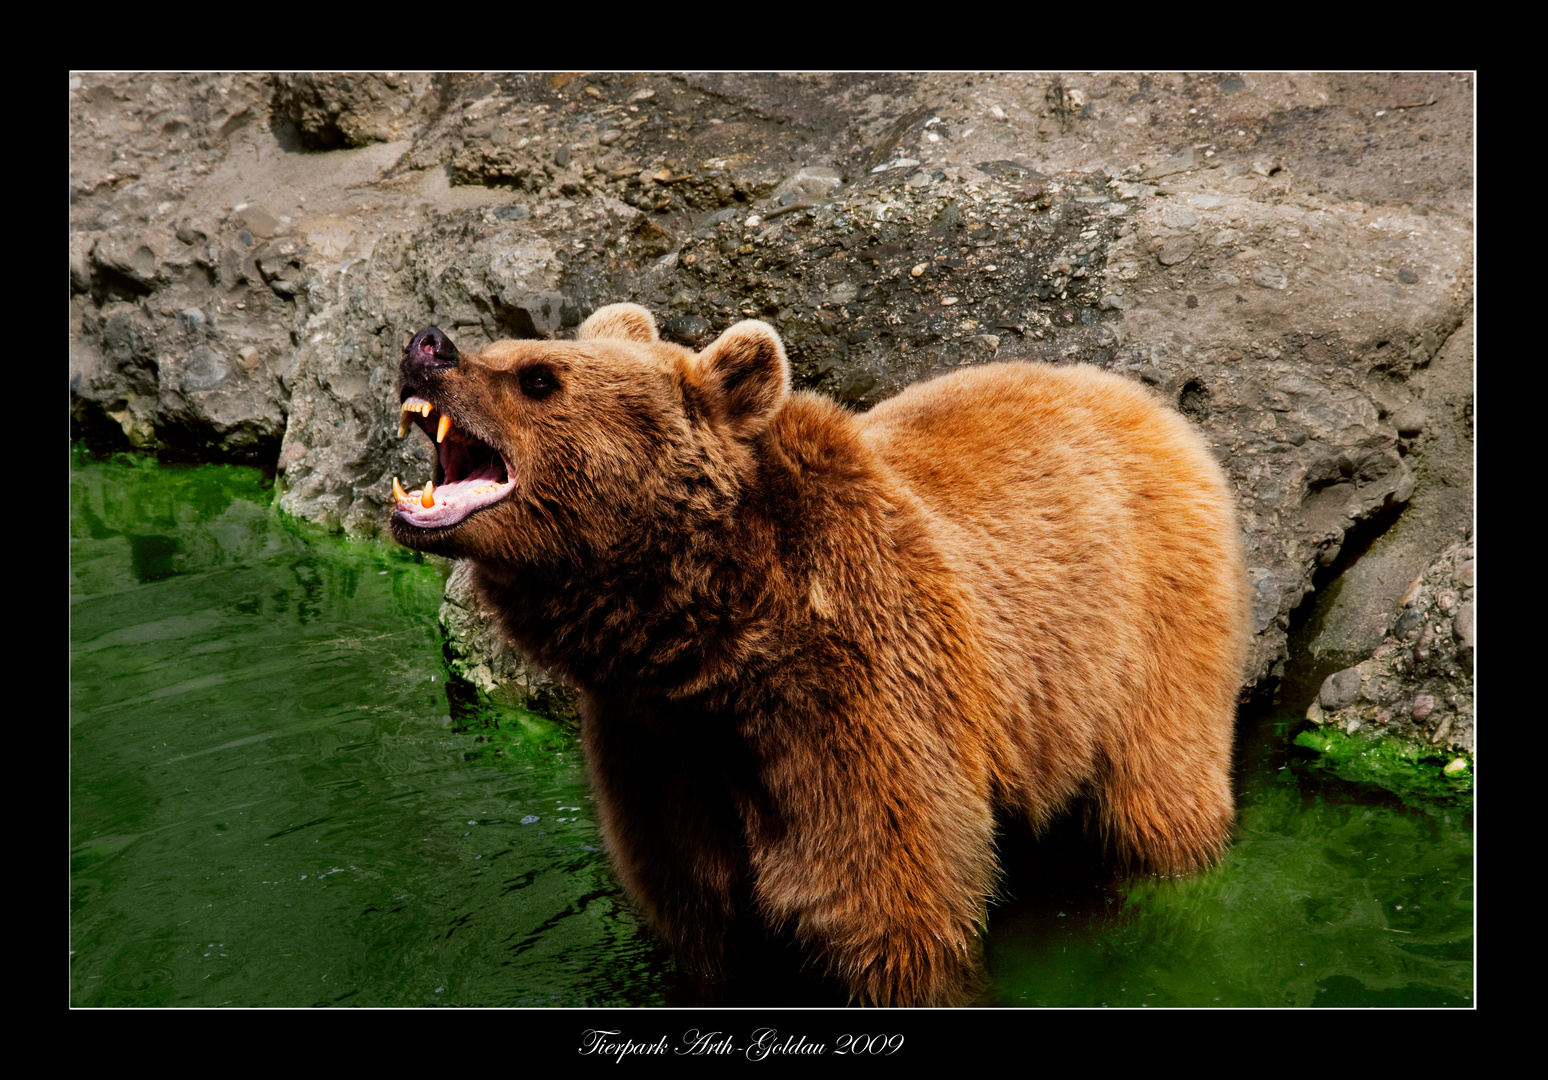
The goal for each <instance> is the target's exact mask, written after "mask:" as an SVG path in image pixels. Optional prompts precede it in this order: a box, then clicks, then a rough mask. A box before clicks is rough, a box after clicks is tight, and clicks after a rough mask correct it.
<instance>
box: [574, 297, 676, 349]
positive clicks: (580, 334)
mask: <svg viewBox="0 0 1548 1080" xmlns="http://www.w3.org/2000/svg"><path fill="white" fill-rule="evenodd" d="M575 338H576V340H577V341H584V340H586V339H587V338H614V339H617V340H621V341H638V342H641V343H643V344H648V343H650V342H652V341H656V340H658V338H657V336H656V320H655V318H654V317H652V316H651V313H650V312H648V311H646V310H645V309H644V308H642V307H640V305H638V304H609V305H607V307H605V308H598V309H597V310H596V311H593V312H592V313H591V318H589V319H587V320H586V321H585V322H583V323H581V326H580V329H579V330H577V331H576V333H575Z"/></svg>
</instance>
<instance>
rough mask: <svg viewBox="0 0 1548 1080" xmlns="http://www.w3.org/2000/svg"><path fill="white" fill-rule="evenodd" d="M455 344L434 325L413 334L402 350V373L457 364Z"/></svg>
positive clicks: (412, 372)
mask: <svg viewBox="0 0 1548 1080" xmlns="http://www.w3.org/2000/svg"><path fill="white" fill-rule="evenodd" d="M457 359H458V357H457V346H455V345H453V344H452V342H451V338H449V337H447V336H446V335H445V334H443V333H441V331H440V330H439V329H437V328H436V327H434V326H427V327H425V328H424V329H423V330H421V331H420V332H419V333H417V334H415V335H414V340H412V341H410V342H409V343H408V345H407V346H406V347H405V348H404V350H403V373H404V374H405V375H414V374H418V373H420V372H423V371H427V370H432V369H435V368H443V367H455V366H456V365H457Z"/></svg>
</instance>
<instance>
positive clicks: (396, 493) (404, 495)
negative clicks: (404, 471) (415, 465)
mask: <svg viewBox="0 0 1548 1080" xmlns="http://www.w3.org/2000/svg"><path fill="white" fill-rule="evenodd" d="M392 497H393V498H394V499H395V500H397V501H398V502H400V503H406V502H408V501H409V497H408V492H406V491H404V490H403V485H402V484H400V483H398V478H397V477H396V476H394V477H393V478H392Z"/></svg>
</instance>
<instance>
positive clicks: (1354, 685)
mask: <svg viewBox="0 0 1548 1080" xmlns="http://www.w3.org/2000/svg"><path fill="white" fill-rule="evenodd" d="M1359 698H1360V669H1359V668H1345V669H1344V670H1343V671H1335V672H1334V673H1333V674H1331V675H1329V676H1328V677H1327V678H1326V679H1324V680H1323V681H1322V689H1321V690H1320V691H1319V692H1318V694H1317V700H1318V701H1319V702H1321V704H1322V707H1323V708H1324V709H1342V708H1344V707H1345V706H1347V705H1353V704H1354V703H1355V702H1356V701H1358V700H1359Z"/></svg>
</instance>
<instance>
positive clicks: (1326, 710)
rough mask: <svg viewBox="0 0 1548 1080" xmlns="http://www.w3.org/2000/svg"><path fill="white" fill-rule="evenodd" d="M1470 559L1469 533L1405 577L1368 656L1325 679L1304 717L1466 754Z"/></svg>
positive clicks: (1469, 748) (1469, 735)
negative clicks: (1410, 577) (1415, 573)
mask: <svg viewBox="0 0 1548 1080" xmlns="http://www.w3.org/2000/svg"><path fill="white" fill-rule="evenodd" d="M1474 565H1475V559H1474V557H1473V545H1472V536H1471V532H1470V533H1469V535H1468V537H1467V539H1466V540H1464V541H1463V542H1461V543H1457V544H1454V545H1452V546H1451V547H1449V548H1447V549H1446V550H1445V551H1443V552H1441V554H1440V555H1438V556H1437V557H1436V558H1435V559H1434V560H1433V561H1431V562H1430V564H1429V565H1428V566H1426V567H1425V568H1424V569H1423V570H1422V571H1421V572H1420V573H1419V575H1418V576H1417V577H1416V578H1414V580H1413V582H1412V583H1410V585H1409V586H1408V589H1407V591H1406V592H1405V593H1404V594H1403V598H1402V600H1401V602H1400V603H1399V604H1398V605H1395V610H1393V611H1391V612H1390V613H1389V614H1390V618H1389V620H1388V621H1387V622H1385V623H1384V624H1383V625H1381V626H1380V627H1379V628H1378V629H1379V631H1380V632H1381V634H1382V640H1381V644H1380V645H1378V646H1376V648H1375V650H1374V651H1373V652H1372V653H1371V656H1370V658H1369V659H1367V660H1364V661H1362V662H1361V663H1359V664H1356V665H1354V666H1353V667H1348V668H1345V669H1343V670H1342V671H1336V672H1334V673H1333V674H1332V675H1329V676H1328V677H1327V679H1326V680H1324V681H1323V684H1322V689H1321V690H1320V691H1319V693H1318V694H1317V698H1316V700H1315V701H1313V702H1312V703H1311V707H1310V708H1309V709H1308V710H1307V714H1306V715H1307V718H1308V719H1310V720H1313V721H1315V722H1317V723H1319V724H1332V725H1336V726H1338V727H1339V728H1341V729H1343V731H1344V732H1345V734H1349V735H1353V734H1354V733H1355V732H1357V731H1361V730H1364V731H1366V732H1368V733H1371V734H1376V733H1385V734H1392V735H1399V736H1402V737H1403V738H1406V739H1411V740H1414V741H1418V742H1422V743H1424V744H1426V745H1429V746H1435V747H1440V748H1445V749H1448V750H1455V751H1462V752H1464V753H1468V754H1471V753H1472V752H1473V649H1474V645H1473V642H1474V634H1475V624H1474V607H1475V601H1476V595H1475V594H1476V587H1475V586H1474V584H1473V571H1474Z"/></svg>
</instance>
